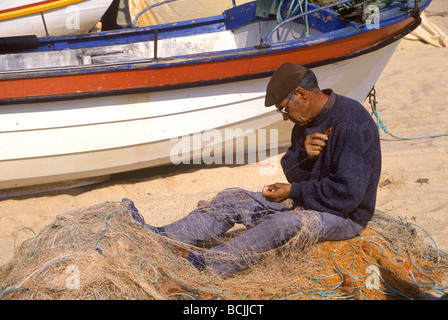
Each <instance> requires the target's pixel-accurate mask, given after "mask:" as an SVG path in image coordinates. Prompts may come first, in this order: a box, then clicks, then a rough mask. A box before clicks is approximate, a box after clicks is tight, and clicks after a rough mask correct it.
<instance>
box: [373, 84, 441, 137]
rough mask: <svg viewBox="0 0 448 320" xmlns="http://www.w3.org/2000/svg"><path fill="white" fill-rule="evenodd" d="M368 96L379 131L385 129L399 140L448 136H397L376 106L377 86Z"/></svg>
mask: <svg viewBox="0 0 448 320" xmlns="http://www.w3.org/2000/svg"><path fill="white" fill-rule="evenodd" d="M368 97H369V102H370V106H371V108H372V112H371V115H372V116H375V117H376V125H377V127H378V131H379V132H381V130H383V131H384V132H385V133H387V134H388V135H390V136H391V137H393V138H395V139H398V140H418V139H429V138H440V137H447V136H448V134H436V135H430V136H421V137H413V138H403V137H399V136H396V135H394V134H392V133H391V132H390V131H389V130H388V129H387V127H386V125H385V124H384V122H383V121H382V120H381V118H380V114H379V112H378V109H377V108H376V104H377V101H376V96H375V88H372V90H371V91H370V93H369V96H368Z"/></svg>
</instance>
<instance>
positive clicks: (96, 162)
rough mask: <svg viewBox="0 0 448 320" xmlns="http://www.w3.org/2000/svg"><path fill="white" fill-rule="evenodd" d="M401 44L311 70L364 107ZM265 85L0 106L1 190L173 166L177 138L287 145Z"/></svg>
mask: <svg viewBox="0 0 448 320" xmlns="http://www.w3.org/2000/svg"><path fill="white" fill-rule="evenodd" d="M398 43H399V41H396V42H394V43H392V44H389V45H387V46H385V47H383V48H381V49H379V50H377V51H373V52H370V53H367V54H365V55H360V56H357V57H355V58H352V59H349V60H344V61H340V62H335V63H332V64H329V65H325V66H321V67H318V68H315V69H313V71H315V73H316V75H317V77H318V79H319V82H320V87H321V88H332V89H333V90H334V91H335V92H336V93H338V94H341V95H345V96H348V97H351V98H353V99H355V100H357V101H359V102H361V103H362V102H363V101H364V100H365V98H366V96H367V94H368V92H369V91H370V89H371V88H372V86H373V85H374V84H375V83H376V81H377V80H378V78H379V76H380V74H381V72H382V71H383V69H384V67H385V66H386V64H387V62H388V61H389V59H390V57H391V56H392V54H393V52H394V50H395V49H396V47H397V45H398ZM268 81H269V78H263V79H257V80H247V81H242V82H235V83H227V84H219V85H212V86H207V87H196V88H189V89H179V90H173V91H160V92H152V93H138V94H129V95H121V96H110V97H100V98H88V99H76V100H71V101H64V102H46V103H34V104H22V105H9V106H2V108H1V109H0V117H1V119H2V123H6V125H2V127H1V128H0V146H1V148H2V149H1V150H0V153H1V154H2V160H1V161H0V175H1V176H0V189H3V191H2V192H3V194H8V193H11V192H13V190H11V188H21V187H27V186H33V185H38V184H39V185H42V184H50V183H58V182H62V181H67V180H78V179H87V178H92V177H97V176H103V175H109V174H114V173H118V172H124V171H130V170H136V169H141V168H146V167H152V166H158V165H165V164H170V163H173V161H172V158H171V157H170V152H171V150H172V149H173V147H174V146H175V145H176V143H178V142H176V140H175V138H178V137H181V136H186V135H191V134H193V133H200V132H204V131H207V130H212V129H213V130H220V132H221V135H222V137H223V138H224V137H225V133H224V132H225V131H224V130H225V129H242V130H243V131H245V130H247V129H253V130H255V131H257V130H259V129H263V128H264V129H278V146H280V147H282V146H287V145H288V144H289V141H290V130H291V128H292V124H291V122H289V121H288V122H284V121H283V120H282V118H281V116H280V115H279V114H278V113H276V112H275V111H274V109H273V108H266V107H264V96H265V89H266V85H267V82H268ZM37 115H39V121H38V122H37V121H35V119H36V116H37ZM4 120H5V121H4ZM268 142H269V141H268ZM271 142H272V141H271ZM218 143H219V145H218V147H221V146H222V147H224V142H223V141H218ZM205 145H207V146H208V147H216V146H213V142H212V141H203V144H202V145H201V146H197V145H194V144H193V146H192V147H191V152H192V153H193V154H200V151H198V148H203V147H204V146H205ZM218 147H216V148H218ZM198 152H199V153H198ZM6 189H9V190H6Z"/></svg>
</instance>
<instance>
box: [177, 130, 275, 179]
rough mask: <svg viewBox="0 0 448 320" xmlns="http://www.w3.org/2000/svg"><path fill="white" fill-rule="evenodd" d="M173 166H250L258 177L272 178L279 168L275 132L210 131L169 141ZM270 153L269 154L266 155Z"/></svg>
mask: <svg viewBox="0 0 448 320" xmlns="http://www.w3.org/2000/svg"><path fill="white" fill-rule="evenodd" d="M171 143H172V147H171V149H170V160H171V162H172V163H173V164H176V165H177V164H181V163H183V164H207V165H211V164H253V163H257V162H259V163H260V164H262V167H260V174H262V175H272V174H275V173H276V172H277V169H278V168H277V167H278V161H277V159H278V158H277V157H278V130H277V129H270V130H269V131H268V130H267V129H257V130H255V129H246V130H243V129H224V130H218V129H211V130H206V131H203V132H199V133H194V134H191V135H186V136H182V137H177V138H172V139H171ZM268 152H269V155H268Z"/></svg>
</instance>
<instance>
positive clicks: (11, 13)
mask: <svg viewBox="0 0 448 320" xmlns="http://www.w3.org/2000/svg"><path fill="white" fill-rule="evenodd" d="M82 1H85V0H44V1H39V2H35V3H32V4H27V5H22V6H18V7H14V8H9V9H4V10H1V11H0V21H3V20H8V19H14V18H19V17H23V16H28V15H31V14H35V13H40V12H44V11H49V10H53V9H57V8H61V7H65V6H69V5H72V4H75V3H78V2H82Z"/></svg>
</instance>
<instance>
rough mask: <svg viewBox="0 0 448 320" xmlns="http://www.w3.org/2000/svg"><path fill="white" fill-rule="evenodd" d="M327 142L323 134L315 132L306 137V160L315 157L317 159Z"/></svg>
mask: <svg viewBox="0 0 448 320" xmlns="http://www.w3.org/2000/svg"><path fill="white" fill-rule="evenodd" d="M327 140H328V137H327V136H326V135H325V134H323V133H319V132H315V133H313V134H310V135H308V136H306V139H305V151H306V157H307V159H310V160H314V159H317V157H319V155H320V153H321V152H322V150H323V149H324V148H325V146H326V145H327V143H326V141H327Z"/></svg>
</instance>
